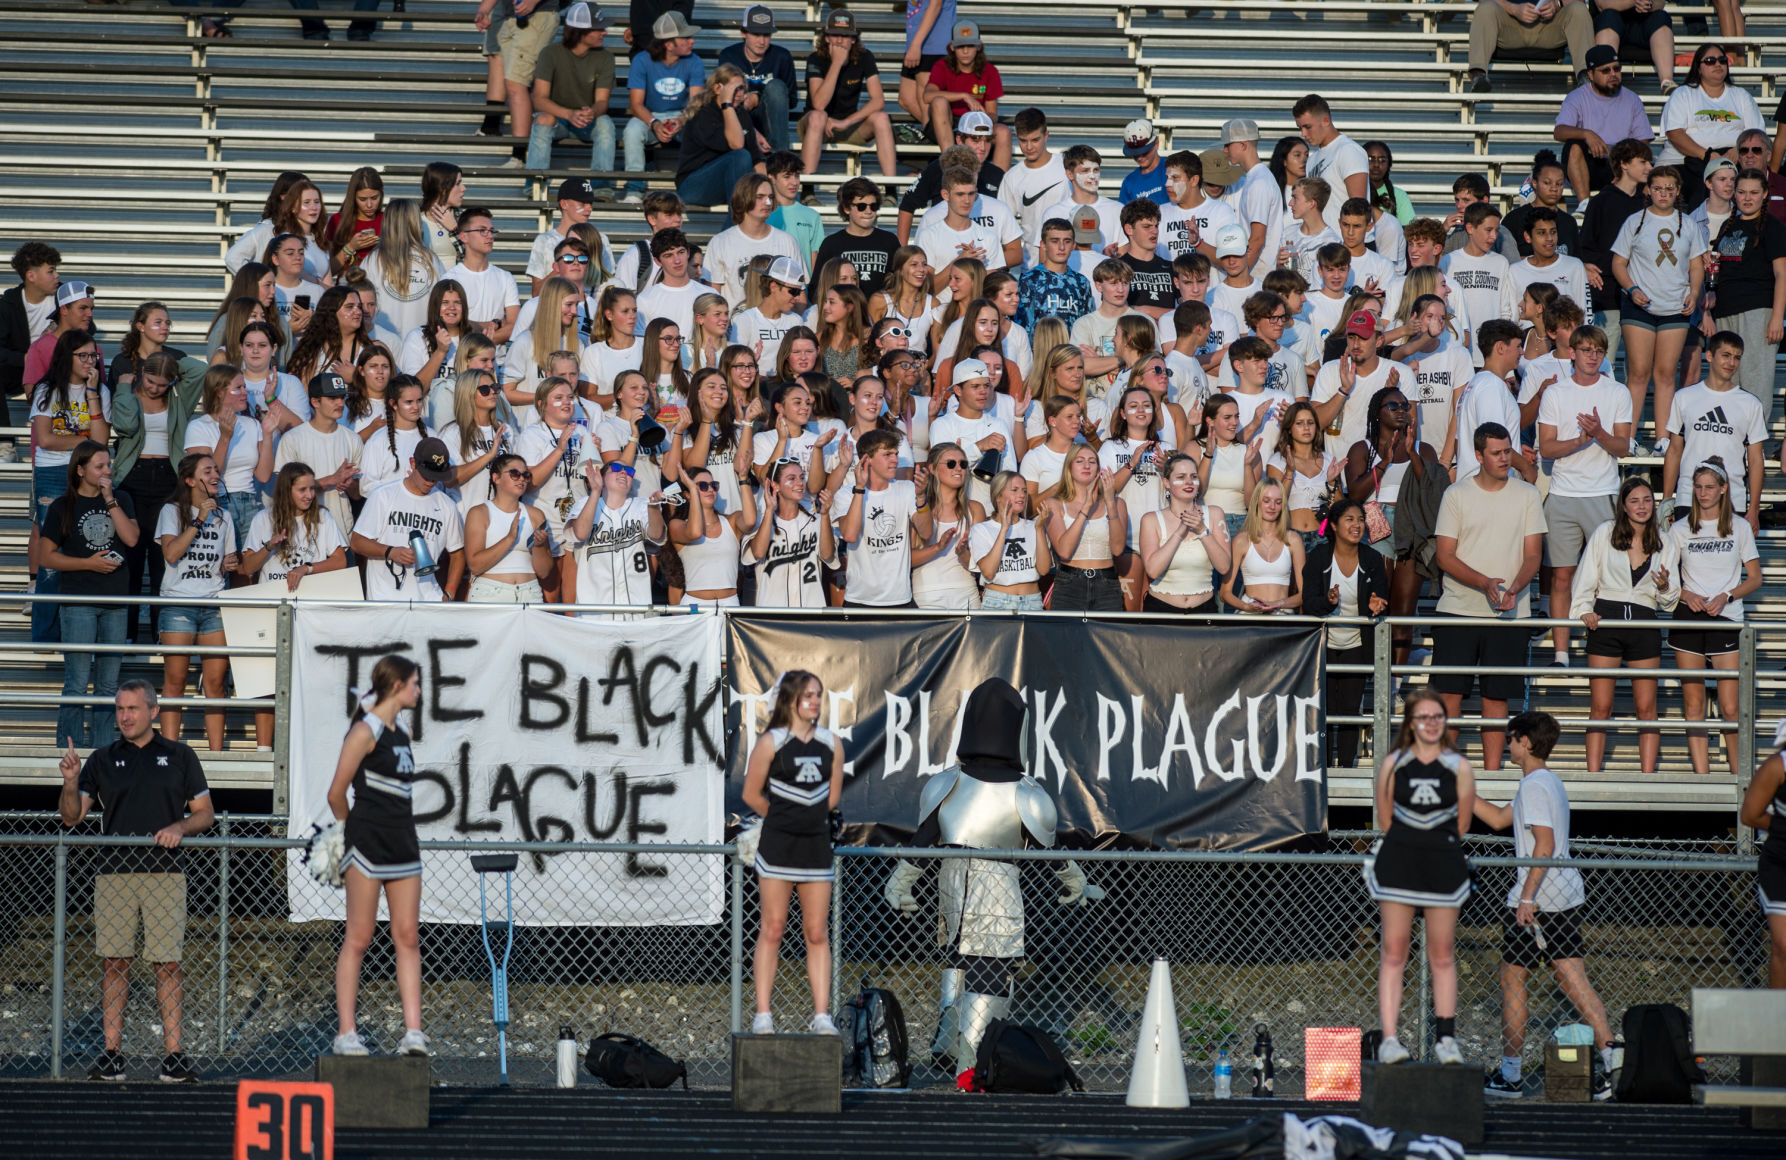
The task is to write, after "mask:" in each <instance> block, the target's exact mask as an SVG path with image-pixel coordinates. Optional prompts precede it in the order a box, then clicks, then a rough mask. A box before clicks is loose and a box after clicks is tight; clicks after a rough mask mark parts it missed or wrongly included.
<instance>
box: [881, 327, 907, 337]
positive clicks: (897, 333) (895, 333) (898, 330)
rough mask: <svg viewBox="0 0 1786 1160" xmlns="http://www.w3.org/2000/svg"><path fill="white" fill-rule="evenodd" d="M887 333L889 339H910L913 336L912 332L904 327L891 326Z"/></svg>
mask: <svg viewBox="0 0 1786 1160" xmlns="http://www.w3.org/2000/svg"><path fill="white" fill-rule="evenodd" d="M885 333H886V335H887V337H888V338H910V337H911V336H912V332H911V331H909V330H907V329H906V328H905V327H903V326H889V327H888V328H887V329H886V332H885Z"/></svg>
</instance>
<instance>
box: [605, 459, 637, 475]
mask: <svg viewBox="0 0 1786 1160" xmlns="http://www.w3.org/2000/svg"><path fill="white" fill-rule="evenodd" d="M608 470H609V471H618V472H619V473H620V474H622V475H632V474H633V469H632V468H630V467H628V466H627V465H626V464H624V463H618V462H616V463H610V464H608Z"/></svg>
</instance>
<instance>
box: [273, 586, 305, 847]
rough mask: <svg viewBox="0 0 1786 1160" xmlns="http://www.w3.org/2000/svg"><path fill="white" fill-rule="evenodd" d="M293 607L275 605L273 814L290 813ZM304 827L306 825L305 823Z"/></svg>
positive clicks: (286, 604)
mask: <svg viewBox="0 0 1786 1160" xmlns="http://www.w3.org/2000/svg"><path fill="white" fill-rule="evenodd" d="M295 607H296V606H295V605H293V604H292V602H291V601H289V600H283V601H281V602H280V604H279V611H278V614H277V620H276V624H277V627H278V632H277V633H276V634H275V636H274V643H275V644H276V646H277V648H278V650H279V652H278V656H276V657H275V658H274V659H273V668H274V673H275V681H274V690H275V691H274V693H273V812H274V813H276V814H289V813H290V812H291V682H292V656H291V653H292V636H293V633H292V628H293V624H294V620H295V612H294V609H295ZM306 824H307V823H306Z"/></svg>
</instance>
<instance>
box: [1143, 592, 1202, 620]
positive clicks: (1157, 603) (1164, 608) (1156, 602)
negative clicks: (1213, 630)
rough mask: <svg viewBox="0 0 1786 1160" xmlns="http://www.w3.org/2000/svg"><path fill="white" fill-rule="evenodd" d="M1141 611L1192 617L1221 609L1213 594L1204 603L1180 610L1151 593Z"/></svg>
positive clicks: (1144, 599)
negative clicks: (1192, 615)
mask: <svg viewBox="0 0 1786 1160" xmlns="http://www.w3.org/2000/svg"><path fill="white" fill-rule="evenodd" d="M1141 611H1143V612H1160V613H1164V614H1166V615H1167V616H1190V615H1191V614H1193V613H1198V612H1219V611H1220V608H1219V607H1218V606H1217V605H1216V599H1215V594H1214V593H1213V592H1212V593H1210V594H1209V596H1208V598H1206V599H1205V600H1204V601H1203V603H1201V604H1193V605H1191V606H1190V607H1189V608H1180V607H1179V606H1178V605H1176V604H1167V603H1166V602H1165V601H1164V600H1161V599H1160V598H1159V597H1157V596H1155V595H1154V594H1153V593H1151V592H1149V593H1148V594H1147V595H1146V596H1144V597H1142V599H1141Z"/></svg>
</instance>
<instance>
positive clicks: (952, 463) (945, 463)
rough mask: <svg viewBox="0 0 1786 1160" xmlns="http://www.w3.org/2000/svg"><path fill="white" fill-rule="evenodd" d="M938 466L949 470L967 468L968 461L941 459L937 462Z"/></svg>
mask: <svg viewBox="0 0 1786 1160" xmlns="http://www.w3.org/2000/svg"><path fill="white" fill-rule="evenodd" d="M936 465H937V466H938V467H948V468H957V467H966V466H967V460H965V459H939V460H937V461H936Z"/></svg>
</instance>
